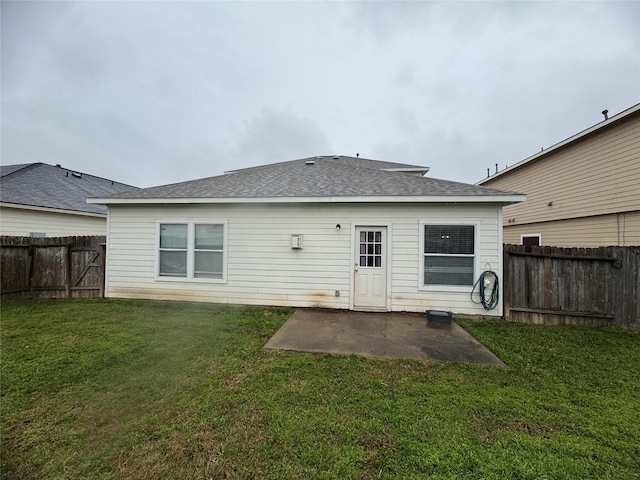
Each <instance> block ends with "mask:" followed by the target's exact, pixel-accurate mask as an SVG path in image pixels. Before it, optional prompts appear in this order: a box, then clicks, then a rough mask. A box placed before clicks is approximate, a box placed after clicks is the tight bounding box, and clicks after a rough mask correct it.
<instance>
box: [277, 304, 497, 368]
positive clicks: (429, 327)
mask: <svg viewBox="0 0 640 480" xmlns="http://www.w3.org/2000/svg"><path fill="white" fill-rule="evenodd" d="M265 348H268V349H274V350H294V351H299V352H318V353H338V354H355V355H363V356H369V357H387V358H418V359H431V360H445V361H452V362H470V363H479V364H483V365H496V366H503V365H504V363H503V362H502V360H500V359H499V358H498V357H496V356H495V355H494V354H493V353H491V352H490V351H489V350H488V349H487V348H486V347H484V345H482V344H481V343H480V342H478V341H477V340H476V339H475V338H473V337H472V336H471V335H470V334H469V333H467V332H466V331H465V330H464V329H463V328H462V327H460V326H459V325H458V324H457V323H455V322H451V323H450V324H440V323H436V322H427V318H426V315H420V314H416V313H368V312H352V311H347V310H323V309H300V310H296V312H295V313H294V314H293V315H292V316H291V318H289V320H287V321H286V322H285V324H284V325H283V326H282V327H281V328H280V329H279V330H278V331H277V332H276V333H275V335H274V336H273V337H271V339H270V340H269V341H268V342H267V344H266V345H265Z"/></svg>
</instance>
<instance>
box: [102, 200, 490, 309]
mask: <svg viewBox="0 0 640 480" xmlns="http://www.w3.org/2000/svg"><path fill="white" fill-rule="evenodd" d="M221 218H223V219H226V220H227V224H226V229H225V232H226V236H227V238H226V241H225V246H226V247H227V248H226V250H225V253H226V282H225V283H217V284H215V283H214V284H212V283H210V279H202V281H200V282H198V281H196V280H198V279H193V280H191V281H185V280H184V279H171V278H167V277H162V278H160V277H158V276H157V275H156V268H157V266H156V263H157V255H158V252H157V245H158V235H157V228H158V226H157V225H158V224H159V223H160V222H162V223H180V222H175V221H174V222H170V221H171V220H172V219H182V223H194V224H197V223H205V224H206V223H215V222H212V221H211V219H221ZM456 218H457V219H458V220H459V222H460V223H464V222H468V221H469V219H472V220H473V222H475V223H476V224H477V225H478V227H477V229H476V230H477V232H476V235H477V240H476V248H477V250H476V257H477V260H476V262H477V263H478V265H485V264H488V265H490V266H491V269H493V270H496V271H499V269H500V268H501V265H500V264H499V262H500V259H501V249H502V245H501V243H500V233H499V229H500V207H499V206H496V205H475V204H471V205H455V206H450V205H415V204H379V205H373V204H372V205H368V204H358V205H354V204H340V203H336V204H288V205H287V204H235V205H176V206H125V205H116V206H111V207H110V218H109V234H108V235H109V249H108V252H107V256H108V259H107V296H110V297H121V298H153V299H166V300H186V301H203V302H216V303H234V304H254V305H276V306H289V307H320V308H338V309H349V308H352V307H353V305H352V291H351V289H352V285H353V265H354V263H355V262H356V261H357V259H356V256H355V246H354V238H353V234H354V229H355V226H356V225H360V226H367V225H380V224H385V225H389V227H390V228H389V237H390V238H389V244H388V247H389V255H390V259H389V265H390V272H389V273H388V278H389V281H388V285H387V291H388V299H387V300H388V301H387V306H388V308H389V309H390V310H393V311H401V310H405V311H413V312H424V311H425V310H426V309H438V310H451V311H454V312H457V313H467V314H487V313H489V314H492V315H500V314H501V310H493V311H491V312H486V311H484V310H483V309H482V307H478V305H474V304H473V303H472V302H471V301H470V298H469V296H470V293H471V287H469V288H462V289H460V287H457V288H458V289H459V290H458V291H456V289H455V288H450V289H445V290H440V291H437V292H428V291H422V290H421V289H420V288H419V282H420V277H421V275H422V273H421V272H422V269H421V268H420V264H419V262H418V261H417V259H418V257H419V254H420V236H421V234H420V232H421V227H420V222H421V221H424V220H425V219H429V221H432V222H436V221H437V222H451V221H452V220H453V221H455V219H456ZM336 224H340V225H341V228H340V229H339V230H338V229H336ZM292 234H300V235H303V238H304V242H303V248H302V249H294V248H291V235H292ZM476 273H478V271H477V270H476ZM336 291H337V292H338V295H336Z"/></svg>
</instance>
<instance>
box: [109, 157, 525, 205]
mask: <svg viewBox="0 0 640 480" xmlns="http://www.w3.org/2000/svg"><path fill="white" fill-rule="evenodd" d="M398 169H411V170H420V169H424V170H426V168H425V167H420V166H416V165H406V164H400V163H392V162H380V161H377V160H369V159H364V158H356V157H345V156H338V157H334V156H323V157H309V158H303V159H299V160H292V161H288V162H282V163H274V164H270V165H263V166H259V167H252V168H245V169H241V170H235V171H232V172H229V173H227V174H225V175H220V176H217V177H209V178H202V179H199V180H192V181H188V182H182V183H175V184H171V185H163V186H159V187H151V188H143V189H140V190H135V191H130V192H123V193H120V194H116V195H112V196H110V197H108V198H112V199H154V198H157V199H171V198H175V199H181V198H182V199H184V198H194V199H195V198H229V199H235V198H237V199H240V198H243V199H247V198H248V199H251V198H296V197H319V198H320V197H389V196H407V197H408V196H417V197H430V196H437V197H440V196H447V197H450V196H496V195H514V192H510V191H505V190H496V189H492V188H486V187H479V186H475V185H470V184H466V183H460V182H452V181H449V180H438V179H435V178H429V177H422V176H419V175H411V174H407V173H400V172H397V171H393V170H398ZM390 170H391V171H390Z"/></svg>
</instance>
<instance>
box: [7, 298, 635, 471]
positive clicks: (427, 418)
mask: <svg viewBox="0 0 640 480" xmlns="http://www.w3.org/2000/svg"><path fill="white" fill-rule="evenodd" d="M291 313H292V311H291V310H285V309H268V308H260V307H229V306H219V305H200V304H183V303H161V302H147V301H115V300H75V301H62V300H58V301H38V302H36V301H33V302H4V303H3V305H2V317H1V322H2V323H1V340H2V343H1V345H0V346H1V360H2V364H1V374H2V378H1V380H2V385H1V386H2V403H1V409H2V410H1V413H2V443H1V452H0V453H1V468H2V478H6V479H54V478H55V479H181V480H182V479H200V478H202V479H204V478H214V479H217V478H246V479H251V478H271V479H302V478H304V479H316V478H319V479H323V478H326V479H335V478H337V479H374V478H402V479H405V478H416V479H418V478H420V479H423V478H431V479H449V478H453V479H465V478H469V479H509V478H513V479H527V478H530V479H534V478H536V479H582V478H594V479H596V478H597V479H607V478H611V479H613V478H619V479H633V478H640V336H639V335H637V334H633V333H630V332H627V331H624V330H620V329H616V328H582V327H540V326H530V325H521V324H510V323H506V322H503V321H473V320H464V321H462V320H460V321H459V323H460V324H461V325H462V326H464V327H465V328H466V329H467V330H468V331H469V332H471V333H472V334H473V335H474V336H475V337H476V338H477V339H479V340H480V341H481V342H482V343H484V344H485V345H486V346H487V347H489V348H490V349H491V350H492V351H493V352H495V353H496V354H497V355H498V356H499V357H500V358H501V359H502V360H504V361H505V362H506V364H507V366H506V367H504V368H496V367H486V366H479V365H471V364H456V363H444V362H436V361H417V360H388V359H366V358H360V357H356V356H340V355H315V354H304V353H287V352H276V351H268V350H264V349H263V348H262V347H263V345H264V343H265V342H266V341H267V339H268V338H269V337H270V336H271V335H272V334H273V332H274V331H275V330H276V329H277V328H278V327H279V326H280V325H282V323H283V322H284V321H285V320H286V318H287V317H288V316H289V315H290V314H291ZM309 334H310V335H313V332H309Z"/></svg>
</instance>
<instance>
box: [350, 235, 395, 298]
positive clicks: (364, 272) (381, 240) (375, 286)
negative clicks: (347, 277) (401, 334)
mask: <svg viewBox="0 0 640 480" xmlns="http://www.w3.org/2000/svg"><path fill="white" fill-rule="evenodd" d="M354 247H355V252H354V257H355V265H354V273H353V283H354V285H353V308H354V309H355V310H386V307H387V227H357V228H356V235H355V245H354Z"/></svg>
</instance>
